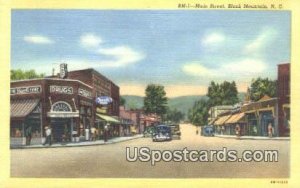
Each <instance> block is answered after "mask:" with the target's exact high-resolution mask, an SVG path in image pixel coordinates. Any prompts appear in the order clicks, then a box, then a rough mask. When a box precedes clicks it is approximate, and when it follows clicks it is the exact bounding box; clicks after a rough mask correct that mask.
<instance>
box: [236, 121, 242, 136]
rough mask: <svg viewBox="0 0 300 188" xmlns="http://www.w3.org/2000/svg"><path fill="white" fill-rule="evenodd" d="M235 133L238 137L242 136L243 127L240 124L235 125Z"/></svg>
mask: <svg viewBox="0 0 300 188" xmlns="http://www.w3.org/2000/svg"><path fill="white" fill-rule="evenodd" d="M235 134H236V136H237V138H240V136H241V127H240V125H239V124H237V125H236V126H235Z"/></svg>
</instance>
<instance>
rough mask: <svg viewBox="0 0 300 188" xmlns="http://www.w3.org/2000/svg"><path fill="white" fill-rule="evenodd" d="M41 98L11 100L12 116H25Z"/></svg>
mask: <svg viewBox="0 0 300 188" xmlns="http://www.w3.org/2000/svg"><path fill="white" fill-rule="evenodd" d="M39 102H40V100H39V99H16V100H11V102H10V117H11V118H25V117H26V116H28V115H29V114H30V113H31V112H32V111H33V110H34V108H35V107H36V106H37V105H38V104H39Z"/></svg>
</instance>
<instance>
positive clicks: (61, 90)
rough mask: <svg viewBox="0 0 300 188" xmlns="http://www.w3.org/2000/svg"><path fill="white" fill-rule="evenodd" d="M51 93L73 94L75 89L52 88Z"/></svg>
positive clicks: (65, 87) (66, 87) (64, 87)
mask: <svg viewBox="0 0 300 188" xmlns="http://www.w3.org/2000/svg"><path fill="white" fill-rule="evenodd" d="M50 93H62V94H73V87H70V86H55V85H52V86H50Z"/></svg>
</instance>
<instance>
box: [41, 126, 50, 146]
mask: <svg viewBox="0 0 300 188" xmlns="http://www.w3.org/2000/svg"><path fill="white" fill-rule="evenodd" d="M45 134H46V140H45V142H44V144H43V145H46V144H47V143H49V146H51V145H52V140H51V136H52V131H51V128H50V127H48V126H46V127H45Z"/></svg>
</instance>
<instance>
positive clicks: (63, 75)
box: [59, 63, 68, 79]
mask: <svg viewBox="0 0 300 188" xmlns="http://www.w3.org/2000/svg"><path fill="white" fill-rule="evenodd" d="M59 76H60V78H62V79H64V78H66V77H67V76H68V64H66V63H62V64H60V72H59Z"/></svg>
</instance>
